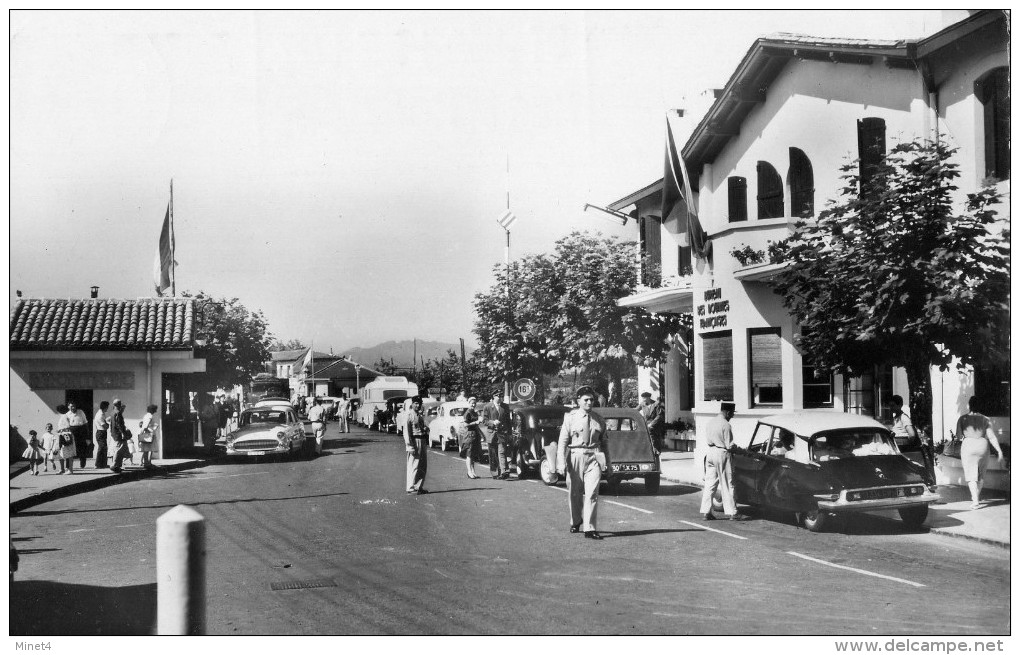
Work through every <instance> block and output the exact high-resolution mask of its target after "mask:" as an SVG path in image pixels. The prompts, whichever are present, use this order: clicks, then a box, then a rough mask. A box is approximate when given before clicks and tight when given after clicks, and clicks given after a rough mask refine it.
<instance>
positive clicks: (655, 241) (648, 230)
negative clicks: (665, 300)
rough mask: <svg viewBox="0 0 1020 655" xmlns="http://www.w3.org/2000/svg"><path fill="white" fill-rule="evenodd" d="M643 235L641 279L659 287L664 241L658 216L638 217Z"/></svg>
mask: <svg viewBox="0 0 1020 655" xmlns="http://www.w3.org/2000/svg"><path fill="white" fill-rule="evenodd" d="M638 226H639V231H640V237H641V281H642V282H643V283H644V284H647V285H648V286H650V287H657V286H659V284H660V283H661V277H662V242H661V234H660V223H659V219H658V217H656V216H643V217H641V218H639V219H638Z"/></svg>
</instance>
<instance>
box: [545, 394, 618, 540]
mask: <svg viewBox="0 0 1020 655" xmlns="http://www.w3.org/2000/svg"><path fill="white" fill-rule="evenodd" d="M577 404H578V408H577V409H574V410H571V411H570V412H568V413H567V414H566V415H565V416H564V417H563V426H562V427H561V428H560V438H559V441H558V443H557V457H556V470H557V472H558V473H560V474H561V475H565V476H566V478H567V491H569V492H570V493H569V495H568V498H567V503H568V505H569V506H570V532H572V533H576V532H580V531H581V530H582V527H583V529H584V536H585V538H587V539H595V540H601V539H602V535H600V534H599V531H598V523H597V521H598V503H599V481H600V480H601V479H602V471H603V469H604V468H605V466H606V455H605V453H606V447H607V442H606V424H605V421H603V420H602V419H601V418H600V417H599V416H598V415H597V414H594V413H592V411H591V410H592V407H593V406H594V404H595V392H594V391H593V390H592V388H591V387H581V388H580V389H578V390H577Z"/></svg>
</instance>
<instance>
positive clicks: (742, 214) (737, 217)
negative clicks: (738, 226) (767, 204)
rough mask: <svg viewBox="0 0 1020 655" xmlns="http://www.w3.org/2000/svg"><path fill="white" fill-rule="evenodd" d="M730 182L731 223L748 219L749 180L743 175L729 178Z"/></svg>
mask: <svg viewBox="0 0 1020 655" xmlns="http://www.w3.org/2000/svg"><path fill="white" fill-rule="evenodd" d="M727 183H728V184H729V206H730V223H736V222H737V221H746V220H747V180H746V179H744V178H742V177H731V178H728V179H727Z"/></svg>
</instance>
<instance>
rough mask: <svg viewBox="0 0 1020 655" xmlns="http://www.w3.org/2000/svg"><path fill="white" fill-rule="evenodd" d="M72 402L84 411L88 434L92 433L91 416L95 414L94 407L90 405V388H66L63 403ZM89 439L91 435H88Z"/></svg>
mask: <svg viewBox="0 0 1020 655" xmlns="http://www.w3.org/2000/svg"><path fill="white" fill-rule="evenodd" d="M69 403H74V406H75V407H77V408H78V409H80V410H81V411H83V412H85V418H87V419H88V420H89V434H90V435H91V434H92V418H93V417H94V416H95V414H96V408H95V407H94V406H93V405H92V389H68V390H66V391H65V392H64V404H65V405H67V404H69ZM89 438H90V439H91V438H92V437H89Z"/></svg>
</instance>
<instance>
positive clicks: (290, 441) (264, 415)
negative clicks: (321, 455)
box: [226, 403, 311, 456]
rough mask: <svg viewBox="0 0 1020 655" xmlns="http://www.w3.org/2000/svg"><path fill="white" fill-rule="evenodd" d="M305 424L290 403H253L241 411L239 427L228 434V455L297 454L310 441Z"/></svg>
mask: <svg viewBox="0 0 1020 655" xmlns="http://www.w3.org/2000/svg"><path fill="white" fill-rule="evenodd" d="M310 442H311V440H310V439H305V428H304V424H303V423H302V422H301V420H300V419H299V418H298V416H297V412H295V411H294V408H293V407H292V406H291V405H289V404H283V403H278V404H274V405H264V406H261V407H253V408H251V409H246V410H244V411H243V412H241V416H240V420H239V421H238V427H237V429H236V430H234V431H233V432H231V433H230V434H228V435H227V439H226V446H227V455H245V456H250V455H274V454H278V455H297V454H300V453H301V452H302V451H303V450H304V449H305V448H307V447H308V446H307V445H306V444H307V443H310Z"/></svg>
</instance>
